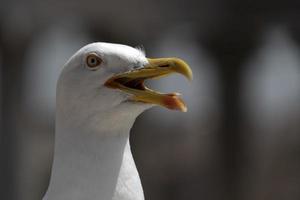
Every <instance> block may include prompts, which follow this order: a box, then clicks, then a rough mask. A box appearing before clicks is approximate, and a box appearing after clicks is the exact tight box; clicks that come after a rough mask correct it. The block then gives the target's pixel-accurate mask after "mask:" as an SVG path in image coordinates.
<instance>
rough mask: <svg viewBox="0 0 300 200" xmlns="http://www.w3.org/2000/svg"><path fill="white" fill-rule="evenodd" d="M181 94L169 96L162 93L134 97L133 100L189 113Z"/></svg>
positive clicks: (170, 94)
mask: <svg viewBox="0 0 300 200" xmlns="http://www.w3.org/2000/svg"><path fill="white" fill-rule="evenodd" d="M179 96H180V94H179V93H169V94H161V93H154V92H153V93H152V92H151V93H150V94H149V93H148V94H147V95H138V96H134V97H133V100H135V101H141V102H144V103H151V104H156V105H161V106H163V107H166V108H168V109H171V110H179V111H182V112H186V111H187V107H186V105H185V103H184V101H183V100H182V99H181V98H180V97H179Z"/></svg>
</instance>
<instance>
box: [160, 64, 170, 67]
mask: <svg viewBox="0 0 300 200" xmlns="http://www.w3.org/2000/svg"><path fill="white" fill-rule="evenodd" d="M159 67H170V65H168V64H165V65H160V66H159Z"/></svg>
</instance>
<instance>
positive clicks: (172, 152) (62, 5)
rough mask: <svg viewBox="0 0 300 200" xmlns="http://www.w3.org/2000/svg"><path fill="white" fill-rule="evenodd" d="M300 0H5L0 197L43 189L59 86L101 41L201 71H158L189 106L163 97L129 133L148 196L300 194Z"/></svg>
mask: <svg viewBox="0 0 300 200" xmlns="http://www.w3.org/2000/svg"><path fill="white" fill-rule="evenodd" d="M299 19H300V1H292V0H186V1H180V0H165V1H159V0H152V1H145V0H128V1H117V0H110V1H100V0H98V1H96V0H95V1H93V0H86V1H76V2H73V1H64V2H62V1H58V0H52V1H50V0H46V1H37V0H28V1H20V0H19V1H18V0H11V1H3V0H2V1H1V2H0V67H1V71H0V97H1V98H0V102H1V107H0V113H1V121H0V130H1V133H0V152H1V153H0V155H1V157H0V159H1V160H0V192H1V193H0V199H1V200H2V199H3V200H41V199H42V196H43V194H44V192H45V190H46V188H47V185H48V181H49V175H50V170H51V163H52V156H53V142H54V113H55V86H56V80H57V78H58V75H59V73H60V70H61V68H62V66H63V64H64V63H65V62H66V60H67V59H68V58H69V57H70V56H71V55H72V54H73V53H74V52H76V51H77V50H78V49H79V48H81V47H82V46H83V45H85V44H88V43H90V42H94V41H105V42H113V43H122V44H127V45H131V46H140V45H143V46H144V48H145V50H146V53H147V56H148V57H162V56H172V57H173V56H177V57H180V58H182V59H184V60H186V61H187V62H188V63H189V64H190V66H191V68H192V69H193V71H194V81H193V82H192V83H189V82H187V81H185V80H184V79H183V78H181V77H179V76H172V77H169V78H166V79H163V80H159V81H155V82H151V81H150V82H149V83H148V84H149V85H151V87H152V88H156V89H159V90H161V91H168V92H170V91H179V92H181V93H183V97H184V99H185V100H186V103H187V104H188V108H189V110H188V112H187V113H179V112H172V111H169V110H166V109H164V108H160V107H157V108H154V109H151V110H149V111H147V112H145V113H144V114H142V115H141V116H140V117H139V118H138V119H137V121H136V123H135V125H134V127H133V130H132V134H131V142H132V149H133V153H134V157H135V160H136V164H137V167H138V169H139V172H140V175H141V179H142V182H143V186H144V191H145V196H146V199H147V200H186V199H196V200H198V199H199V200H201V199H205V200H220V199H222V200H253V199H255V200H282V199H285V200H299V199H300V21H299Z"/></svg>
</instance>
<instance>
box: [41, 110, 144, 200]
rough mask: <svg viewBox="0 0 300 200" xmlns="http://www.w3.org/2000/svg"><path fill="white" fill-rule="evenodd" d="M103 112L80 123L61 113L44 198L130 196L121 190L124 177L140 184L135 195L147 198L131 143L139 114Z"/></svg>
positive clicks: (69, 199)
mask: <svg viewBox="0 0 300 200" xmlns="http://www.w3.org/2000/svg"><path fill="white" fill-rule="evenodd" d="M102 116H105V117H101V116H93V117H90V118H89V120H88V121H85V123H81V124H78V123H69V120H70V117H72V116H70V117H65V116H64V115H63V113H58V114H57V118H56V135H55V152H54V161H53V167H52V175H51V179H50V184H49V188H48V191H47V193H46V196H45V197H44V200H60V199H63V200H77V199H78V200H82V199H85V200H110V199H116V200H118V199H119V197H118V196H120V198H122V199H127V197H126V195H127V194H121V193H120V192H119V191H121V190H120V188H119V187H120V185H124V183H121V182H124V181H127V180H121V179H131V180H133V182H132V181H131V180H130V181H128V183H131V182H132V184H133V186H134V187H136V186H135V185H138V188H137V189H138V190H139V191H136V193H137V196H136V197H135V198H132V199H138V200H140V199H143V197H142V196H143V195H142V188H141V186H140V182H139V177H138V173H137V171H136V168H135V164H134V161H133V159H132V155H131V151H130V145H129V131H130V128H131V126H132V124H133V122H134V120H135V118H132V119H130V118H118V119H121V121H116V120H113V116H110V115H109V114H108V115H102ZM96 119H97V120H96ZM122 119H124V120H125V121H122ZM126 120H127V121H126ZM80 121H81V122H82V121H84V120H80ZM96 121H97V123H95V122H96ZM125 174H130V175H133V177H130V176H126V175H125ZM121 187H124V186H121ZM126 187H129V188H130V187H131V186H130V185H128V186H126ZM122 195H123V196H122Z"/></svg>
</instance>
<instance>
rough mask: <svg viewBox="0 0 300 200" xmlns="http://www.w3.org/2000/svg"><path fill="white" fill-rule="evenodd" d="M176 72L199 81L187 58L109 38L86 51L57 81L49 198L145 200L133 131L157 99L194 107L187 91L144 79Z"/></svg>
mask: <svg viewBox="0 0 300 200" xmlns="http://www.w3.org/2000/svg"><path fill="white" fill-rule="evenodd" d="M172 73H178V74H182V75H183V76H185V77H186V78H187V79H189V80H192V71H191V69H190V67H189V66H188V64H187V63H185V62H184V61H183V60H181V59H179V58H156V59H154V58H146V56H145V53H144V51H142V50H141V49H139V48H133V47H130V46H126V45H121V44H112V43H103V42H96V43H91V44H88V45H86V46H84V47H82V48H81V49H80V50H78V51H77V52H76V53H75V54H74V55H73V56H72V57H71V58H70V59H69V60H68V61H67V63H66V64H65V65H64V67H63V70H62V72H61V74H60V77H59V79H58V82H57V89H56V122H55V149H54V158H53V165H52V173H51V177H50V183H49V187H48V189H47V191H46V194H45V196H44V197H43V200H83V199H84V200H144V194H143V189H142V185H141V181H140V178H139V174H138V171H137V169H136V166H135V162H134V159H133V156H132V153H131V149H130V143H129V135H130V129H131V127H132V125H133V123H134V121H135V119H136V117H137V116H138V115H139V114H141V113H142V112H143V111H145V110H147V109H149V108H151V107H153V106H155V105H160V106H163V107H165V108H168V109H172V110H179V111H183V112H186V111H187V107H186V105H185V103H184V101H183V100H182V99H181V98H180V97H179V95H180V94H179V93H167V94H165V93H160V92H156V91H154V90H151V89H149V88H147V87H146V86H145V84H144V81H145V80H147V79H155V78H161V77H164V76H167V75H169V74H172Z"/></svg>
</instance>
